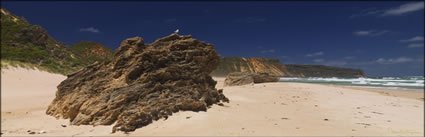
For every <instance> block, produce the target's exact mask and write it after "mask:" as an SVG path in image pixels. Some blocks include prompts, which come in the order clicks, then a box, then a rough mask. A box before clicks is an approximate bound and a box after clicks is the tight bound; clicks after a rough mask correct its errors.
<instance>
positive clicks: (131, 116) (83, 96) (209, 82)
mask: <svg viewBox="0 0 425 137" xmlns="http://www.w3.org/2000/svg"><path fill="white" fill-rule="evenodd" d="M218 64H219V56H218V54H217V53H216V51H215V49H214V46H213V45H212V44H206V43H203V42H201V41H199V40H196V39H193V38H192V37H191V36H180V35H178V34H172V35H169V36H166V37H164V38H161V39H158V40H156V41H155V42H153V43H151V44H145V43H144V41H143V39H142V38H140V37H134V38H129V39H127V40H124V41H123V42H122V43H121V45H120V47H119V48H118V49H117V51H116V52H115V53H114V55H113V57H112V59H111V60H107V61H105V62H102V63H94V64H93V65H90V66H88V67H86V68H84V69H82V70H80V71H78V72H75V73H73V74H70V75H68V78H67V79H66V80H64V81H63V82H62V83H60V85H59V86H58V90H57V92H56V98H55V99H54V100H53V101H52V102H51V104H50V105H49V107H48V109H47V111H46V114H48V115H52V116H54V117H56V118H64V119H70V121H71V124H72V125H112V124H114V123H115V125H114V126H113V129H112V131H113V132H115V131H124V132H130V131H134V130H135V129H137V128H140V127H143V126H145V125H148V124H149V123H151V122H152V121H153V120H158V119H160V118H168V116H170V115H172V114H173V113H175V112H178V111H179V110H189V111H206V110H207V108H208V107H209V106H211V105H213V104H218V103H221V102H228V101H229V100H228V99H227V98H226V97H225V96H224V95H223V90H222V89H220V90H217V89H216V88H215V85H216V83H217V82H216V81H214V80H213V79H212V78H211V76H210V73H211V72H212V71H213V70H214V69H216V68H217V66H218Z"/></svg>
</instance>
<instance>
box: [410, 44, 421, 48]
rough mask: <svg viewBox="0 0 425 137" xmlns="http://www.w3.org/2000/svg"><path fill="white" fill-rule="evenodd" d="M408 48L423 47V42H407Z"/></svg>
mask: <svg viewBox="0 0 425 137" xmlns="http://www.w3.org/2000/svg"><path fill="white" fill-rule="evenodd" d="M407 47H408V48H423V47H424V44H423V43H413V44H409V46H407Z"/></svg>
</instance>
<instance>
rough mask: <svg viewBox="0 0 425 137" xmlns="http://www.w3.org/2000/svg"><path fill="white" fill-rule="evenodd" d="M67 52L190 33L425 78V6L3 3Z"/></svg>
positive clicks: (228, 49) (246, 49)
mask: <svg viewBox="0 0 425 137" xmlns="http://www.w3.org/2000/svg"><path fill="white" fill-rule="evenodd" d="M2 7H3V8H6V9H7V10H9V11H11V12H12V13H14V14H16V15H18V16H23V17H24V18H25V19H27V20H28V21H29V22H30V23H31V24H38V25H40V26H42V27H43V28H45V29H46V30H47V31H48V32H49V34H50V35H51V36H52V37H53V38H55V39H56V40H57V41H60V42H64V43H66V44H68V45H71V44H72V43H75V42H78V41H80V40H91V41H96V42H99V43H101V44H104V45H106V46H108V47H110V48H112V49H116V48H118V47H119V44H120V43H121V41H122V40H124V39H126V38H129V37H134V36H141V37H142V38H144V40H145V42H147V43H150V42H153V41H154V40H155V39H157V38H160V37H163V36H166V35H169V34H171V33H172V32H173V31H174V30H176V29H180V33H179V34H183V35H186V34H191V35H192V36H193V37H194V38H196V39H199V40H202V41H205V42H208V43H212V44H214V45H215V48H216V50H217V51H218V52H219V54H220V55H221V56H241V57H269V58H278V59H280V60H281V62H282V63H284V64H323V65H330V66H338V67H349V68H360V69H363V70H364V71H365V72H366V73H367V74H368V75H370V76H405V75H424V2H421V1H407V2H396V1H392V2H366V1H365V2H312V1H304V2H293V1H289V2H131V1H127V2H101V1H98V2H3V1H2Z"/></svg>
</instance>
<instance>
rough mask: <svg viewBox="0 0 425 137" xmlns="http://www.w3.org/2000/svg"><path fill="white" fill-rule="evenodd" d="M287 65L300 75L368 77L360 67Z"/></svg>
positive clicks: (290, 69)
mask: <svg viewBox="0 0 425 137" xmlns="http://www.w3.org/2000/svg"><path fill="white" fill-rule="evenodd" d="M285 66H286V68H287V69H288V71H289V72H291V73H293V74H297V75H298V76H299V77H346V78H357V77H366V74H364V72H363V71H362V70H360V69H351V68H340V67H331V66H324V65H296V64H286V65H285Z"/></svg>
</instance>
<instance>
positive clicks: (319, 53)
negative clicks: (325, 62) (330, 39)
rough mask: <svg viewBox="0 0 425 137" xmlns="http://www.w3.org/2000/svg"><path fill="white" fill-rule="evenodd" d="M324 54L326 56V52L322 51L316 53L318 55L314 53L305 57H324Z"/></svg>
mask: <svg viewBox="0 0 425 137" xmlns="http://www.w3.org/2000/svg"><path fill="white" fill-rule="evenodd" d="M324 54H325V53H324V52H322V51H320V52H316V53H312V54H307V55H305V56H307V57H314V56H322V55H324Z"/></svg>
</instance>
